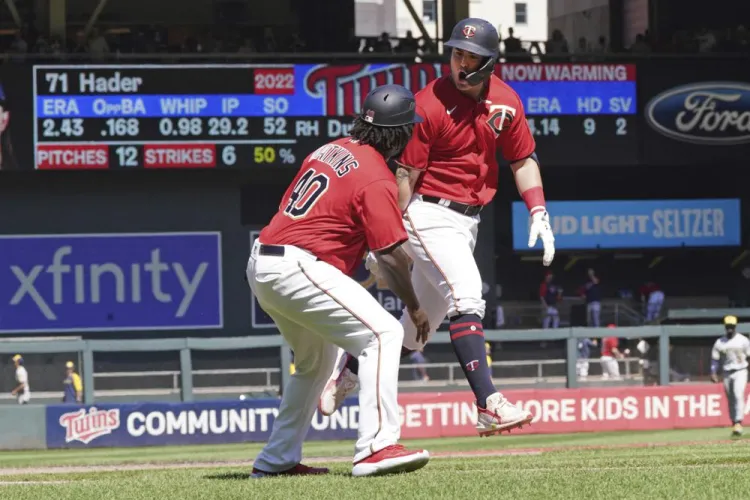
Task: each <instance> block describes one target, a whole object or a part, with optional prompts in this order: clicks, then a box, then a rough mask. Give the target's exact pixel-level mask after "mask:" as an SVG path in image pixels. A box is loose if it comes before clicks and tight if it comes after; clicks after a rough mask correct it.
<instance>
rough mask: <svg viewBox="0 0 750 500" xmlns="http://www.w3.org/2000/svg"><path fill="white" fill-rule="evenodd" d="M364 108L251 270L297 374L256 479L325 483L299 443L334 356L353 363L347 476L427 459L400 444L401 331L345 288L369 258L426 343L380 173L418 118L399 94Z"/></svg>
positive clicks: (260, 248)
mask: <svg viewBox="0 0 750 500" xmlns="http://www.w3.org/2000/svg"><path fill="white" fill-rule="evenodd" d="M363 108H364V112H363V114H362V115H361V116H359V117H357V118H356V119H355V121H354V126H353V128H352V131H351V135H352V137H351V138H345V139H339V140H336V141H333V142H331V143H328V144H326V145H325V146H322V147H320V148H318V149H317V150H316V151H314V152H313V153H312V154H310V155H309V156H308V157H307V158H306V159H305V160H304V161H303V162H302V166H301V168H300V171H299V173H298V174H297V176H296V177H295V179H294V181H293V182H292V184H291V186H289V189H287V191H286V193H285V194H284V197H283V199H282V200H281V204H280V206H279V212H278V213H277V214H276V215H275V216H274V217H273V219H272V220H271V222H270V223H269V224H268V226H266V227H265V228H264V229H263V230H262V231H261V233H260V236H259V238H258V240H257V241H256V242H255V244H254V245H253V249H252V253H251V256H250V259H249V261H248V267H247V277H248V282H249V283H250V287H251V288H252V291H253V293H254V294H255V297H256V298H257V299H258V302H259V303H260V305H261V307H262V308H263V309H264V310H265V311H266V312H267V313H268V314H269V315H270V316H271V317H272V318H273V320H274V322H275V323H276V326H277V327H278V329H279V331H280V332H281V334H282V335H283V336H284V339H285V340H286V341H287V342H288V343H289V345H290V347H291V349H292V350H293V351H294V361H295V366H296V372H295V374H294V375H293V376H292V377H291V379H290V381H289V383H288V384H287V385H286V387H285V388H284V396H283V398H282V401H281V406H280V408H279V414H278V417H277V418H276V420H275V422H274V425H273V431H272V433H271V437H270V439H269V442H268V444H267V445H266V446H265V447H264V448H263V451H262V452H261V453H260V455H259V456H258V457H257V458H256V459H255V463H254V464H253V465H254V468H253V472H252V477H265V476H270V475H279V474H286V475H300V474H322V473H326V472H328V470H327V469H322V468H312V467H308V466H305V465H302V464H301V460H302V442H303V440H304V438H305V435H306V434H307V431H308V429H309V427H310V422H311V420H312V417H313V414H314V413H315V407H316V405H317V402H318V397H319V396H320V393H321V391H322V389H323V387H324V385H325V383H326V381H327V379H328V376H329V374H330V373H331V370H332V369H333V367H334V362H335V360H336V352H337V346H339V347H341V348H342V349H344V350H346V352H348V353H350V354H351V355H353V356H356V357H357V358H358V359H359V361H360V385H361V390H360V399H359V404H360V413H359V435H358V439H357V443H356V447H355V456H354V466H353V470H352V474H353V475H354V476H369V475H375V474H384V473H390V472H409V471H413V470H417V469H419V468H421V467H423V466H424V465H425V464H426V463H427V461H428V460H429V454H428V453H427V452H426V451H424V450H417V451H412V450H407V449H405V448H404V447H403V446H400V445H398V444H397V442H398V439H399V436H400V431H401V428H400V423H399V409H398V403H397V391H398V368H399V357H400V352H401V345H402V342H403V336H404V331H403V327H402V326H401V324H400V323H399V322H398V321H397V320H396V319H395V318H394V317H393V316H392V315H391V314H390V313H388V311H386V310H385V309H383V308H382V307H381V306H380V304H379V303H378V302H377V300H375V298H374V297H373V296H372V295H370V293H369V292H368V291H367V290H366V289H364V288H363V287H362V286H360V285H359V283H357V282H356V281H355V280H353V279H352V278H351V277H350V276H351V275H352V274H353V272H354V270H355V269H356V267H357V265H358V263H359V262H361V259H362V256H363V255H364V253H365V252H366V250H367V248H369V249H370V250H371V251H373V252H374V253H375V255H376V257H377V260H378V262H379V267H380V269H381V272H382V275H383V277H384V278H385V279H386V281H387V282H388V286H389V287H390V288H391V290H393V291H394V292H395V293H396V294H397V295H398V296H399V298H401V300H403V301H404V303H405V304H406V308H407V315H408V316H409V317H410V318H411V321H412V322H413V323H414V324H415V325H416V328H417V331H418V332H419V335H420V337H425V338H426V337H427V335H428V334H429V331H430V326H429V322H428V320H427V314H426V313H425V312H424V311H423V310H422V309H421V308H420V302H419V300H418V299H417V297H416V294H415V292H414V289H413V287H412V284H411V281H410V277H409V259H408V257H407V255H406V253H405V251H404V249H403V246H402V244H403V243H404V242H406V241H407V239H408V236H407V234H406V232H405V231H404V227H403V224H402V223H401V210H400V209H399V207H398V192H397V186H396V181H395V177H394V175H393V173H392V172H391V171H390V170H389V169H388V166H387V164H386V160H387V159H388V158H389V157H391V156H395V155H398V154H399V153H400V152H401V151H403V149H404V147H405V146H406V144H407V142H408V140H409V137H410V136H411V133H412V130H413V127H414V125H413V124H414V123H415V122H418V121H421V118H420V117H419V116H418V115H417V114H416V111H415V108H416V107H415V101H414V95H413V94H412V93H411V92H410V91H409V90H407V89H406V88H404V87H401V86H399V85H386V86H383V87H379V88H377V89H375V90H373V91H372V92H371V93H370V94H369V95H368V96H367V97H366V99H365V102H364V106H363Z"/></svg>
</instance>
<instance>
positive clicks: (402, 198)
mask: <svg viewBox="0 0 750 500" xmlns="http://www.w3.org/2000/svg"><path fill="white" fill-rule="evenodd" d="M421 174H422V171H421V170H416V169H411V168H408V167H405V166H403V165H400V164H399V167H398V168H397V169H396V184H397V185H398V206H399V208H400V209H401V211H402V212H403V211H404V210H406V207H408V206H409V202H410V201H411V197H412V195H413V194H414V187H415V186H416V185H417V181H418V180H419V176H420V175H421Z"/></svg>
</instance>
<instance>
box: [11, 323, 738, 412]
mask: <svg viewBox="0 0 750 500" xmlns="http://www.w3.org/2000/svg"><path fill="white" fill-rule="evenodd" d="M717 311H718V310H717ZM734 311H736V310H727V314H729V313H731V312H734ZM748 327H750V324H746V323H745V324H740V325H739V330H740V331H743V330H746V329H747V328H748ZM723 333H724V330H723V327H722V325H720V324H719V325H716V324H710V325H663V326H641V327H623V328H617V329H616V330H612V329H609V328H578V327H576V328H558V329H551V330H550V329H547V330H487V331H486V332H485V337H486V338H487V340H488V341H490V342H514V341H525V342H529V341H554V340H558V341H559V340H566V341H567V344H566V360H565V365H566V366H565V377H566V378H565V380H566V382H565V386H566V387H567V388H571V389H573V388H577V387H578V377H577V376H576V360H577V357H578V340H579V339H581V338H587V337H588V338H601V337H609V336H612V335H616V336H617V337H618V338H630V339H654V338H656V339H658V345H657V349H658V368H659V372H658V382H659V384H660V385H668V384H669V381H670V371H669V370H670V362H669V345H670V338H671V337H711V336H714V337H719V336H721V335H722V334H723ZM430 343H431V344H449V343H450V338H449V336H448V333H447V332H437V333H436V334H435V335H434V336H433V337H432V338H431V339H430ZM274 347H275V348H278V349H280V359H281V373H280V375H281V377H280V378H281V387H283V386H284V385H285V384H286V382H287V380H288V377H289V376H290V375H289V373H290V371H289V366H290V364H291V352H290V350H289V348H288V347H287V346H286V344H285V343H284V341H283V339H282V337H281V336H280V335H263V336H252V337H243V338H235V337H231V338H207V339H203V338H180V339H139V340H81V339H74V340H51V341H47V342H34V341H7V342H0V353H1V354H6V355H12V354H15V353H18V352H23V353H25V354H31V353H72V352H78V353H79V359H80V360H81V373H82V378H83V393H84V394H83V397H84V403H86V404H93V403H94V402H95V401H94V386H95V383H94V353H95V352H153V351H179V353H180V372H179V381H180V384H179V387H180V399H181V401H183V402H192V401H193V373H194V372H193V368H192V356H191V351H201V350H202V351H233V350H241V349H256V348H274Z"/></svg>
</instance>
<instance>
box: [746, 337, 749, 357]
mask: <svg viewBox="0 0 750 500" xmlns="http://www.w3.org/2000/svg"><path fill="white" fill-rule="evenodd" d="M745 356H747V357H750V339H745Z"/></svg>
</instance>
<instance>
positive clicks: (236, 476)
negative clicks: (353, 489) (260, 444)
mask: <svg viewBox="0 0 750 500" xmlns="http://www.w3.org/2000/svg"><path fill="white" fill-rule="evenodd" d="M326 475H328V476H348V477H351V475H352V474H351V472H345V471H337V470H332V471H330V472H329V473H328V474H326ZM280 477H283V476H280ZM290 477H291V476H290ZM305 477H308V476H305ZM288 478H289V477H287V479H288ZM203 479H212V480H217V481H249V480H250V473H249V472H223V473H221V474H209V475H207V476H203ZM269 479H273V478H269Z"/></svg>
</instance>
